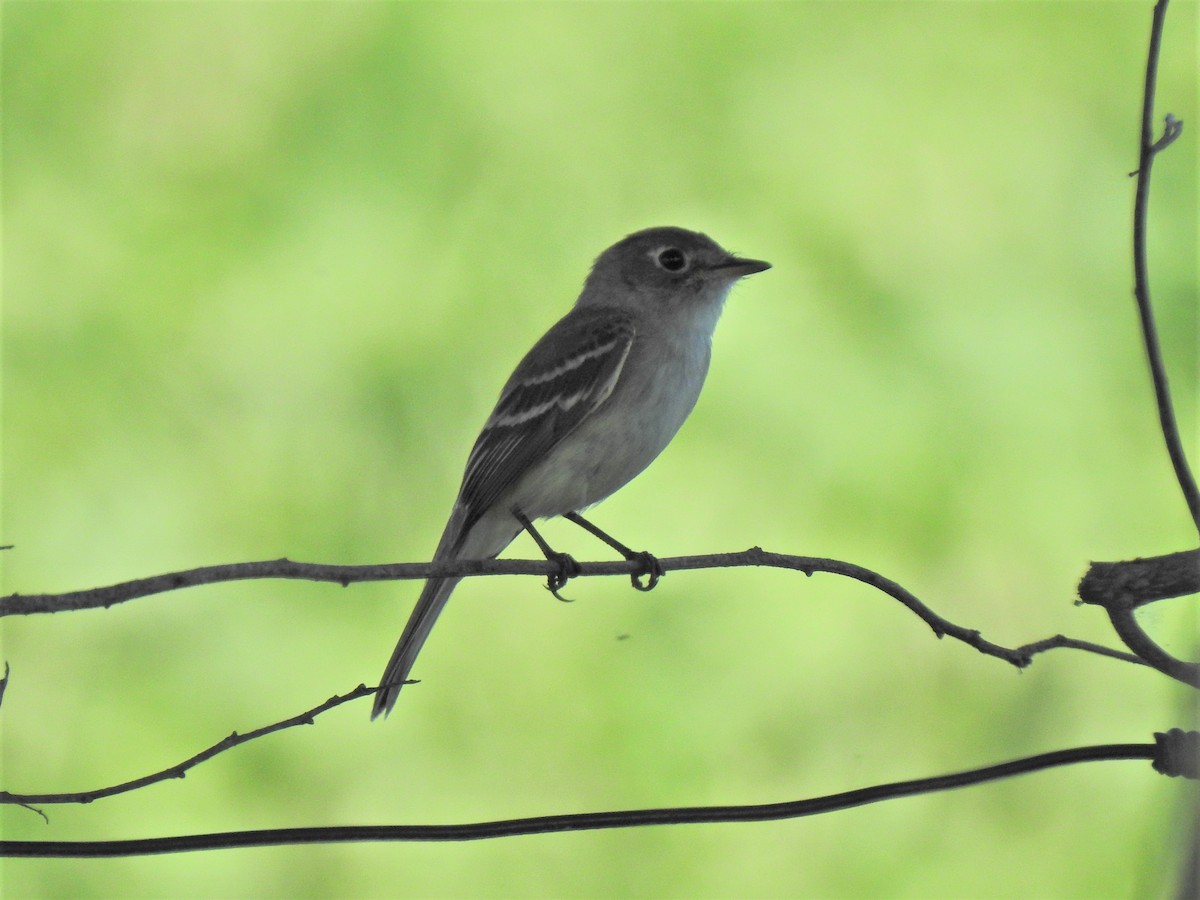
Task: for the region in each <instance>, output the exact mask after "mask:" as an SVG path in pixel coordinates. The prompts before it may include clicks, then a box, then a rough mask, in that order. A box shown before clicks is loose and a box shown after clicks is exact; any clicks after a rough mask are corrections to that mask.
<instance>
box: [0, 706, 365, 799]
mask: <svg viewBox="0 0 1200 900" xmlns="http://www.w3.org/2000/svg"><path fill="white" fill-rule="evenodd" d="M376 690H377V689H376V688H369V687H367V686H366V685H365V684H360V685H359V686H358V687H356V688H355V689H354V690H352V691H350V692H349V693H348V694H339V695H337V696H335V697H330V698H329V699H328V700H326V701H325V702H324V703H321V704H318V705H317V706H314V707H313V708H312V709H309V710H305V711H304V712H302V713H300V714H298V715H295V716H292V717H290V718H287V719H283V720H282V721H279V722H275V723H273V724H271V725H264V726H263V727H262V728H256V729H254V730H253V731H247V732H245V733H244V734H238V732H236V731H235V732H233V733H232V734H230V735H229V736H227V737H224V738H222V739H221V740H219V741H217V742H216V743H215V744H213V745H212V746H211V747H208V748H207V749H205V750H201V751H200V752H199V753H197V754H195V755H194V756H190V757H188V758H187V759H185V760H184V761H183V762H180V763H176V764H175V765H173V766H171V767H169V768H166V769H163V770H161V771H159V772H154V773H151V774H150V775H143V776H142V777H141V778H134V779H133V780H131V781H125V782H122V783H121V784H114V785H112V786H111V787H106V788H97V789H96V790H92V791H78V792H75V793H70V794H16V793H11V792H9V791H0V803H14V804H17V805H19V806H26V807H30V808H33V806H34V805H35V804H40V805H45V804H50V803H91V802H93V801H94V800H100V799H103V798H104V797H112V796H114V795H116V794H124V793H126V792H128V791H136V790H137V789H138V788H144V787H146V786H148V785H151V784H157V783H158V782H160V781H167V780H169V779H171V778H183V777H184V776H186V775H187V772H188V770H189V769H193V768H195V767H196V766H198V765H200V763H202V762H206V761H207V760H210V759H212V758H213V757H214V756H216V755H217V754H219V753H224V752H225V751H226V750H232V749H233V748H234V747H237V746H239V745H240V744H245V743H248V742H249V741H253V740H255V739H256V738H260V737H266V736H267V735H268V734H274V733H275V732H277V731H283V730H284V729H285V728H294V727H295V726H297V725H313V724H315V723H314V721H313V720H314V719H316V717H317V716H319V715H321V713H323V712H327V711H329V710H331V709H333V708H334V707H337V706H341V705H342V704H343V703H349V702H350V701H351V700H357V699H358V698H359V697H369V696H371V695H372V694H374V693H375V691H376Z"/></svg>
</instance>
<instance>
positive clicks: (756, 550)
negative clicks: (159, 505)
mask: <svg viewBox="0 0 1200 900" xmlns="http://www.w3.org/2000/svg"><path fill="white" fill-rule="evenodd" d="M659 563H660V564H661V567H662V571H663V572H664V573H665V572H671V571H686V570H693V569H714V568H737V567H743V566H766V567H770V568H776V569H790V570H793V571H798V572H803V573H804V574H805V575H810V576H811V575H813V574H815V573H817V572H826V573H829V574H832V575H840V576H843V577H845V578H852V579H854V580H855V581H859V582H862V583H863V584H866V585H869V586H870V587H873V588H875V589H876V590H879V591H882V592H883V593H884V594H887V595H888V596H889V597H891V598H893V599H894V600H898V601H899V602H900V603H902V604H903V605H904V606H906V607H907V608H908V609H909V610H910V611H911V612H912V613H914V614H915V615H916V616H917V617H918V618H920V619H921V621H923V622H924V623H925V624H926V625H928V626H929V628H930V629H931V630H932V631H933V633H934V634H935V635H937V637H939V638H942V637H951V638H954V639H955V640H957V641H962V642H963V643H964V644H967V645H969V646H971V647H974V648H975V649H976V650H978V651H979V652H980V653H983V654H986V655H988V656H994V657H996V658H998V659H1002V660H1004V661H1005V662H1007V663H1010V664H1011V665H1014V666H1016V667H1017V668H1018V669H1023V668H1025V667H1026V666H1028V665H1029V664H1030V662H1032V659H1033V656H1034V655H1035V654H1037V653H1042V652H1044V651H1046V650H1050V649H1054V648H1056V647H1069V648H1071V649H1075V650H1084V651H1087V652H1091V653H1098V654H1100V655H1103V656H1108V657H1112V658H1116V659H1122V660H1124V661H1126V662H1141V660H1139V659H1137V658H1136V657H1135V656H1130V655H1129V654H1124V653H1121V652H1120V651H1117V650H1111V649H1108V648H1106V647H1101V646H1099V645H1096V644H1091V643H1088V642H1086V641H1078V640H1075V639H1073V638H1065V637H1063V636H1062V635H1057V636H1055V637H1052V638H1047V639H1045V640H1042V641H1037V642H1034V643H1032V644H1026V645H1024V646H1023V647H1018V648H1016V649H1010V648H1008V647H1002V646H1000V645H999V644H994V643H992V642H991V641H989V640H986V639H985V638H984V637H983V636H982V635H980V633H979V632H978V631H976V630H975V629H971V628H964V627H963V626H961V625H956V624H954V623H953V622H951V621H950V620H949V619H946V618H944V617H942V616H940V615H938V614H937V613H935V612H934V611H933V610H931V609H930V608H929V607H928V606H926V605H925V604H924V603H922V602H921V601H920V600H918V599H917V597H916V596H915V595H914V594H912V593H911V592H910V591H908V590H907V589H905V588H904V587H902V586H901V585H899V584H898V583H896V582H895V581H892V580H891V579H890V578H886V577H884V576H883V575H880V574H879V573H878V572H873V571H871V570H870V569H867V568H864V567H862V566H859V565H855V564H854V563H850V562H844V561H842V560H837V559H825V558H822V557H818V556H791V555H787V554H783V553H768V552H767V551H765V550H763V549H762V548H761V547H751V548H750V549H749V550H743V551H741V552H740V553H713V554H708V555H705V556H673V557H666V558H663V559H660V560H659ZM642 566H643V563H642V562H641V561H640V560H632V561H631V560H621V561H617V562H593V563H580V564H579V575H631V574H633V573H636V572H640V571H642ZM558 571H559V566H558V564H557V563H552V562H548V561H546V560H519V559H491V560H454V561H448V562H438V563H391V564H381V565H368V566H334V565H326V564H323V563H302V562H294V561H292V560H289V559H273V560H264V561H262V562H246V563H231V564H229V565H222V566H204V567H202V568H199V569H188V570H185V571H181V572H169V573H167V574H165V575H155V576H153V577H150V578H138V579H136V580H134V581H124V582H121V583H119V584H113V585H109V586H107V587H99V588H92V589H90V590H83V591H72V592H70V593H65V594H24V595H22V594H10V595H9V596H7V597H2V598H0V617H2V616H11V615H29V614H31V613H50V612H66V611H70V610H81V609H95V608H98V607H104V608H108V607H110V606H113V605H114V604H117V603H123V602H125V601H127V600H133V599H135V598H138V597H148V596H151V595H153V594H161V593H165V592H167V591H174V590H180V589H182V588H187V587H195V586H197V585H202V584H216V583H220V582H226V581H244V580H247V579H255V578H292V579H303V580H307V581H330V582H334V583H336V584H340V585H342V586H343V587H345V586H347V585H350V584H353V583H356V582H362V581H393V580H399V579H424V578H430V577H444V576H455V577H473V576H480V575H551V574H555V573H557V572H558Z"/></svg>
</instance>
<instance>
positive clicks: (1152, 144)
mask: <svg viewBox="0 0 1200 900" xmlns="http://www.w3.org/2000/svg"><path fill="white" fill-rule="evenodd" d="M1166 15H1167V0H1158V3H1156V4H1155V5H1154V19H1153V22H1152V24H1151V26H1150V48H1149V50H1148V51H1147V53H1146V83H1145V91H1144V94H1143V97H1142V128H1141V139H1140V142H1139V143H1140V147H1139V152H1138V168H1137V172H1136V173H1134V174H1136V176H1137V190H1136V193H1135V196H1134V202H1133V295H1134V297H1135V298H1136V300H1137V309H1138V318H1139V319H1140V321H1141V325H1142V341H1143V343H1144V345H1145V347H1146V360H1147V362H1148V364H1149V366H1150V377H1151V379H1152V380H1153V382H1154V399H1155V401H1156V402H1157V404H1158V421H1159V425H1160V426H1161V428H1162V433H1163V440H1164V441H1165V442H1166V445H1167V455H1168V456H1170V457H1171V465H1172V467H1174V469H1175V478H1176V480H1177V481H1178V482H1179V488H1180V490H1181V491H1182V492H1183V498H1184V501H1185V502H1186V503H1187V507H1188V510H1189V512H1191V515H1192V522H1193V523H1194V524H1195V526H1196V529H1197V531H1198V532H1200V489H1198V488H1197V487H1196V479H1195V478H1194V477H1193V476H1192V471H1191V469H1190V468H1189V467H1188V462H1187V456H1186V455H1185V454H1184V452H1183V442H1182V441H1181V440H1180V438H1179V426H1178V425H1177V424H1176V423H1175V410H1174V407H1173V406H1172V404H1171V390H1170V387H1169V386H1168V384H1167V370H1166V366H1165V365H1164V364H1163V359H1162V351H1161V349H1160V348H1159V344H1158V329H1157V328H1156V326H1155V324H1154V311H1153V309H1152V308H1151V305H1150V274H1149V267H1148V264H1147V262H1146V211H1147V208H1148V207H1149V204H1150V169H1151V166H1152V165H1153V164H1154V157H1155V156H1157V155H1158V154H1159V153H1161V152H1162V151H1163V150H1165V149H1166V148H1167V147H1169V146H1170V145H1171V144H1172V143H1173V142H1174V141H1175V139H1176V138H1177V137H1179V135H1180V134H1181V133H1182V132H1183V122H1181V121H1179V120H1178V119H1176V118H1175V117H1174V116H1172V115H1167V117H1166V119H1165V120H1164V121H1165V125H1164V128H1163V134H1162V137H1160V138H1158V139H1157V140H1155V138H1154V94H1155V90H1156V88H1157V84H1158V57H1159V52H1160V49H1161V45H1162V30H1163V21H1164V19H1165V18H1166Z"/></svg>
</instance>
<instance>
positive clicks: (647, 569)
mask: <svg viewBox="0 0 1200 900" xmlns="http://www.w3.org/2000/svg"><path fill="white" fill-rule="evenodd" d="M626 559H628V560H629V561H630V562H639V563H641V568H639V569H638V570H637V571H636V572H634V573H633V574H631V575H630V576H629V581H630V582H631V583H632V584H633V587H634V589H635V590H639V591H652V590H654V588H655V587H656V586H657V585H658V579H660V578H662V577H663V575H665V574H666V572H664V571H663V567H662V563H660V562H659V561H658V557H657V556H655V555H654V554H653V553H649V552H647V551H645V550H643V551H642V552H641V553H634V554H633V555H631V556H627V557H626ZM647 576H649V577H648V578H647V580H646V581H645V582H644V583H643V582H642V579H643V578H646V577H647Z"/></svg>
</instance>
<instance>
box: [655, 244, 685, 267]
mask: <svg viewBox="0 0 1200 900" xmlns="http://www.w3.org/2000/svg"><path fill="white" fill-rule="evenodd" d="M654 261H655V262H656V263H658V265H659V268H662V269H666V270H667V271H668V272H682V271H683V270H684V269H685V268H687V257H686V256H685V255H684V253H683V251H682V250H680V249H679V248H678V247H667V248H666V249H665V250H660V251H659V252H658V256H656V257H654Z"/></svg>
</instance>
